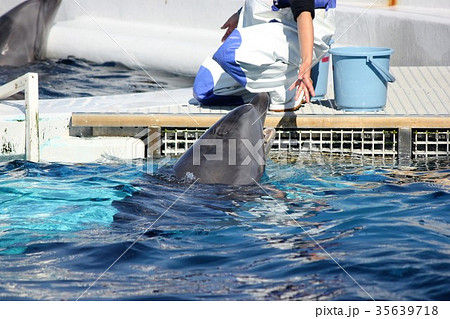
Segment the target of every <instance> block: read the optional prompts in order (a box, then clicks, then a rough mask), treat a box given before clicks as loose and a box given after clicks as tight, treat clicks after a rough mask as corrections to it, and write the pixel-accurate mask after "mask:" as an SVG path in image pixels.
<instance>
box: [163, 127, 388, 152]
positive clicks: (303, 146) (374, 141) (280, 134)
mask: <svg viewBox="0 0 450 319" xmlns="http://www.w3.org/2000/svg"><path fill="white" fill-rule="evenodd" d="M205 131H206V129H170V128H166V129H163V130H162V143H161V146H162V150H161V154H162V155H164V156H179V155H181V154H183V153H184V152H185V151H186V150H187V149H188V148H189V147H190V146H191V145H192V144H194V142H195V141H196V140H197V139H198V138H199V137H200V136H201V135H202V134H203V133H204V132H205ZM272 152H279V153H286V152H288V153H302V152H310V153H312V152H318V153H323V154H340V155H344V154H350V155H363V156H372V157H374V156H381V157H386V156H389V157H395V156H396V155H397V131H395V130H392V129H386V130H383V129H320V130H319V129H301V130H300V129H297V130H286V129H280V130H277V133H276V136H275V141H274V143H273V145H272Z"/></svg>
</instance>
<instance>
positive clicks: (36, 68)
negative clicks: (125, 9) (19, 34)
mask: <svg viewBox="0 0 450 319" xmlns="http://www.w3.org/2000/svg"><path fill="white" fill-rule="evenodd" d="M27 72H35V73H38V74H39V97H40V98H41V99H54V98H67V97H85V96H99V95H111V94H128V93H140V92H149V91H154V90H160V89H161V88H165V89H177V88H185V87H191V86H192V83H193V79H192V78H189V77H185V76H177V75H174V74H169V73H166V72H163V71H155V70H130V69H129V68H127V67H125V66H124V65H122V64H120V63H115V62H107V63H102V64H98V63H93V62H89V61H85V60H80V59H77V58H73V57H71V58H67V59H48V60H43V61H37V62H33V63H30V64H28V65H25V66H20V67H12V66H0V85H2V84H5V83H8V82H9V81H12V80H15V79H16V78H18V77H20V76H22V75H23V74H25V73H27ZM149 75H150V76H149ZM16 98H19V99H20V98H23V96H21V95H18V96H16Z"/></svg>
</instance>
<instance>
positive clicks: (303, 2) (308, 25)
mask: <svg viewBox="0 0 450 319" xmlns="http://www.w3.org/2000/svg"><path fill="white" fill-rule="evenodd" d="M291 9H292V13H293V14H294V18H295V19H296V20H297V30H298V40H299V44H300V55H301V58H302V64H301V65H300V68H299V71H298V80H297V81H295V82H294V83H293V84H292V85H291V87H290V88H289V89H290V90H293V89H294V88H297V92H296V94H295V100H297V99H298V98H299V96H300V94H301V92H304V96H305V100H306V102H309V101H310V97H311V96H314V95H315V92H314V87H313V83H312V81H311V66H312V59H313V46H314V26H313V18H314V0H292V1H291Z"/></svg>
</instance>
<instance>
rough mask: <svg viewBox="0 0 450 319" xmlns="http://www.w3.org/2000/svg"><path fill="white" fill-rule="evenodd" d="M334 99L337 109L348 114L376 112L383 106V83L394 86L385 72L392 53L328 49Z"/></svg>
mask: <svg viewBox="0 0 450 319" xmlns="http://www.w3.org/2000/svg"><path fill="white" fill-rule="evenodd" d="M330 53H331V54H332V55H333V81H334V98H335V102H336V105H337V107H338V108H340V109H343V110H349V111H378V110H382V109H383V108H384V106H385V105H386V97H387V83H388V82H395V77H394V76H393V75H392V74H391V73H390V72H389V60H390V57H391V54H392V53H394V50H392V49H390V48H374V47H345V48H335V49H331V50H330Z"/></svg>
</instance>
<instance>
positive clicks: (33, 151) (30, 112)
mask: <svg viewBox="0 0 450 319" xmlns="http://www.w3.org/2000/svg"><path fill="white" fill-rule="evenodd" d="M21 91H25V110H26V111H25V156H26V159H27V161H31V162H39V160H40V158H39V157H40V156H39V89H38V75H37V73H27V74H25V75H22V76H21V77H20V78H17V79H15V80H14V81H11V82H9V83H7V84H5V85H3V86H1V87H0V100H2V99H6V98H8V97H10V96H12V95H14V94H16V93H18V92H21Z"/></svg>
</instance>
